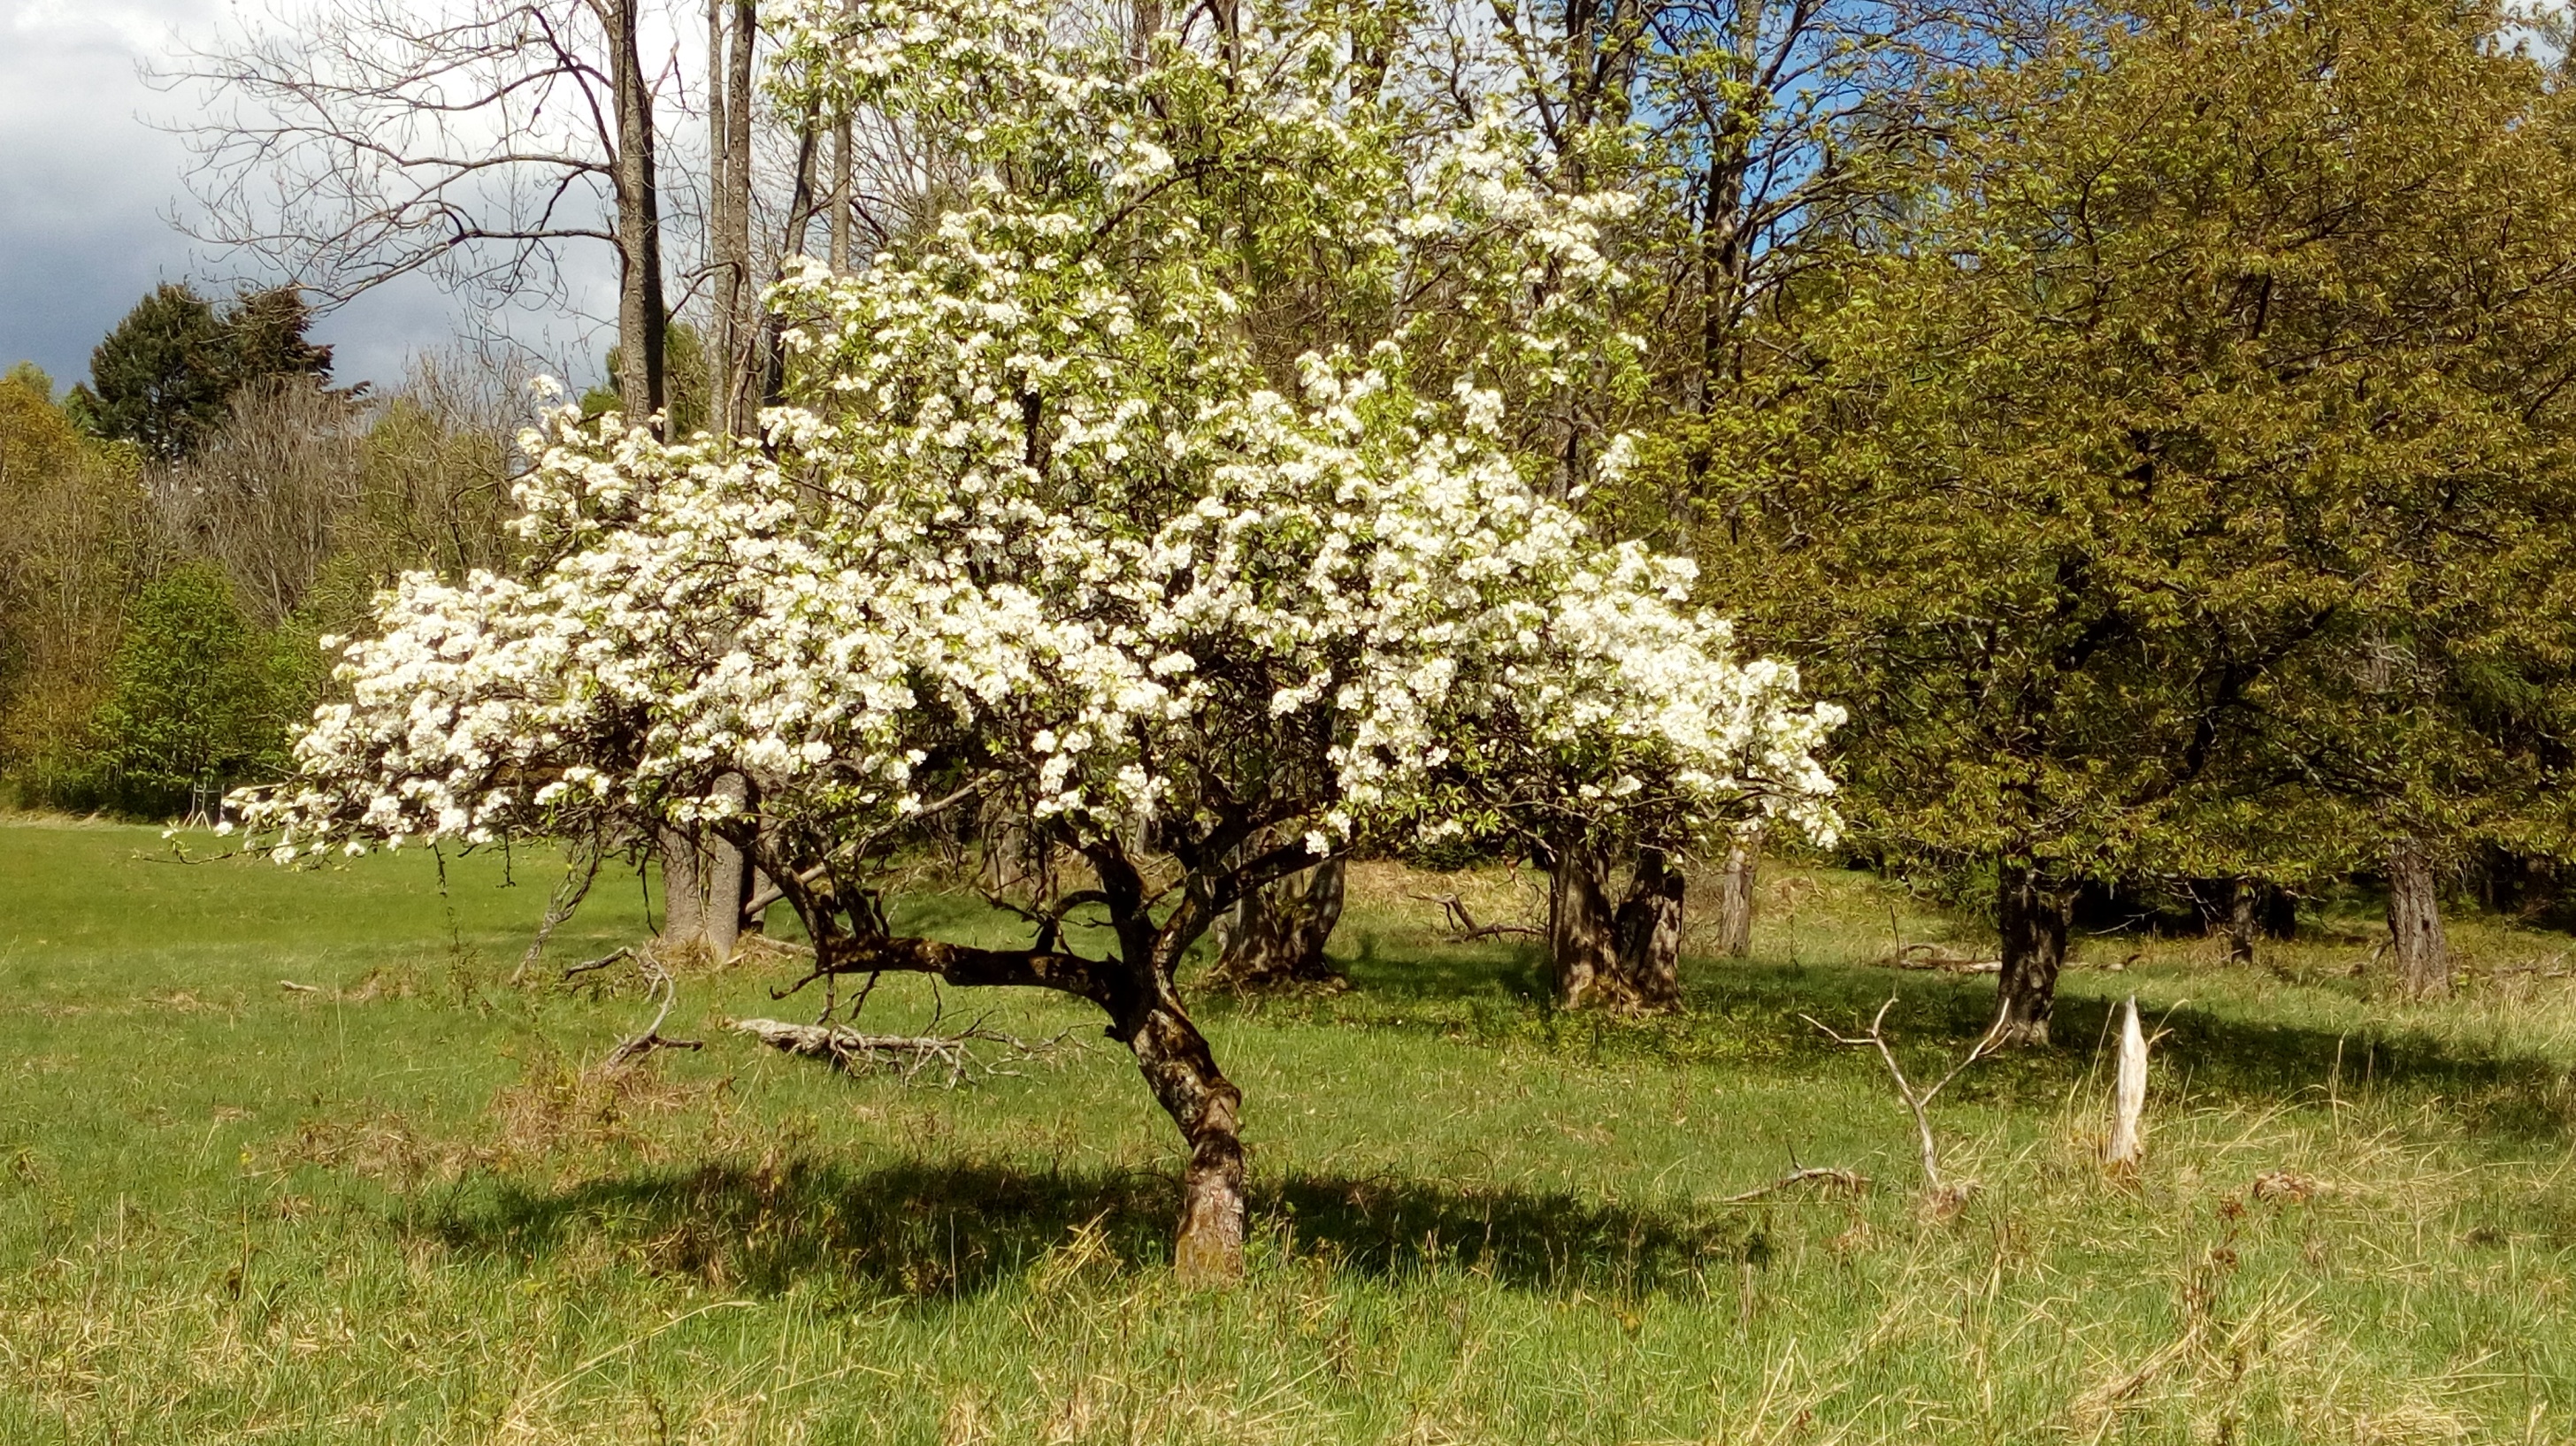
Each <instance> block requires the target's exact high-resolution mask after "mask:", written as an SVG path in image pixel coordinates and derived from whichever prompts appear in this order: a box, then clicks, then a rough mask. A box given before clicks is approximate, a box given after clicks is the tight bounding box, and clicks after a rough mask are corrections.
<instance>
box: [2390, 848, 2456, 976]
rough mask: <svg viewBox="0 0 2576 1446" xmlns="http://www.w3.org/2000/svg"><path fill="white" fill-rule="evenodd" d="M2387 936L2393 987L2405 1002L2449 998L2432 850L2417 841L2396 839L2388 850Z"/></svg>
mask: <svg viewBox="0 0 2576 1446" xmlns="http://www.w3.org/2000/svg"><path fill="white" fill-rule="evenodd" d="M2388 936H2389V944H2390V957H2391V958H2392V959H2393V960H2394V961H2395V963H2396V965H2397V987H2398V989H2399V990H2400V991H2401V992H2403V993H2404V994H2405V995H2406V997H2407V998H2409V999H2440V998H2442V997H2444V996H2446V995H2448V994H2449V993H2450V992H2451V951H2450V946H2449V943H2448V942H2447V941H2446V940H2445V939H2444V938H2443V934H2442V897H2441V889H2440V886H2439V880H2438V879H2437V878H2436V876H2435V874H2434V870H2433V854H2432V850H2431V849H2429V848H2428V847H2426V846H2425V843H2424V840H2422V839H2421V838H2416V837H2413V836H2409V837H2405V838H2400V839H2398V840H2397V841H2395V842H2394V843H2392V844H2390V845H2389V846H2388Z"/></svg>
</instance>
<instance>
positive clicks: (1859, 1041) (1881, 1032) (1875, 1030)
mask: <svg viewBox="0 0 2576 1446" xmlns="http://www.w3.org/2000/svg"><path fill="white" fill-rule="evenodd" d="M1895 1007H1896V996H1895V995H1893V994H1891V995H1889V996H1888V997H1887V1002H1886V1003H1885V1004H1882V1005H1880V1006H1878V1013H1877V1015H1876V1016H1874V1017H1873V1018H1872V1019H1871V1020H1870V1022H1869V1033H1867V1034H1863V1035H1857V1036H1855V1035H1847V1034H1842V1033H1840V1032H1838V1031H1835V1030H1832V1029H1828V1028H1826V1027H1825V1025H1824V1022H1823V1021H1821V1020H1819V1019H1817V1018H1816V1017H1815V1016H1813V1015H1810V1014H1801V1015H1799V1016H1798V1017H1799V1018H1800V1019H1803V1020H1805V1021H1807V1023H1809V1024H1811V1025H1814V1026H1815V1029H1816V1032H1817V1033H1819V1034H1821V1035H1823V1036H1824V1037H1825V1038H1827V1039H1830V1040H1832V1041H1833V1042H1834V1043H1836V1044H1839V1045H1844V1046H1846V1047H1849V1048H1853V1049H1873V1048H1874V1049H1876V1050H1877V1051H1878V1057H1879V1058H1880V1059H1882V1060H1884V1061H1886V1063H1887V1072H1888V1074H1889V1075H1891V1076H1893V1077H1894V1078H1895V1080H1896V1093H1897V1095H1898V1096H1899V1097H1900V1098H1902V1099H1903V1100H1904V1101H1905V1108H1906V1109H1907V1110H1909V1111H1911V1112H1912V1113H1913V1115H1914V1132H1915V1135H1916V1137H1917V1139H1918V1142H1919V1144H1920V1147H1921V1150H1922V1158H1923V1183H1924V1186H1925V1187H1926V1188H1927V1189H1929V1190H1931V1191H1933V1192H1934V1193H1935V1194H1938V1195H1947V1196H1953V1197H1957V1198H1965V1193H1966V1192H1965V1189H1964V1188H1962V1189H1960V1190H1952V1189H1951V1188H1950V1187H1949V1186H1947V1185H1944V1184H1943V1183H1942V1181H1941V1151H1940V1147H1939V1146H1938V1145H1936V1144H1935V1143H1934V1142H1933V1139H1932V1115H1931V1106H1932V1099H1933V1096H1935V1095H1938V1094H1939V1093H1941V1091H1943V1090H1945V1089H1947V1088H1949V1087H1950V1081H1952V1080H1954V1079H1957V1078H1958V1077H1959V1075H1960V1073H1961V1072H1962V1071H1964V1070H1965V1069H1967V1067H1968V1066H1970V1065H1972V1064H1975V1063H1976V1062H1977V1061H1978V1060H1981V1059H1984V1058H1985V1057H1986V1056H1987V1055H1989V1054H1992V1053H1993V1052H1994V1050H1995V1046H1996V1043H1997V1041H1999V1040H2000V1039H2002V1037H2003V1029H2004V1019H2005V1017H2006V1016H2005V1014H2004V1013H2003V1012H2002V1011H2001V1010H1998V1011H1996V1014H1995V1022H1994V1023H1992V1024H1989V1025H1987V1026H1986V1032H1985V1034H1984V1035H1982V1036H1980V1037H1979V1038H1978V1040H1977V1042H1976V1045H1975V1046H1974V1047H1973V1048H1971V1049H1970V1050H1969V1051H1968V1055H1967V1058H1965V1059H1962V1060H1960V1061H1959V1062H1958V1063H1957V1064H1954V1065H1952V1066H1950V1072H1949V1073H1948V1074H1945V1075H1943V1076H1941V1078H1940V1079H1939V1080H1937V1081H1935V1082H1934V1083H1933V1085H1932V1087H1931V1088H1929V1089H1918V1088H1916V1087H1915V1085H1914V1082H1913V1081H1911V1080H1909V1079H1907V1078H1906V1077H1905V1069H1904V1066H1902V1065H1900V1064H1898V1063H1897V1062H1896V1051H1895V1050H1894V1049H1891V1048H1889V1047H1888V1043H1887V1028H1886V1026H1887V1011H1889V1010H1891V1009H1894V1008H1895Z"/></svg>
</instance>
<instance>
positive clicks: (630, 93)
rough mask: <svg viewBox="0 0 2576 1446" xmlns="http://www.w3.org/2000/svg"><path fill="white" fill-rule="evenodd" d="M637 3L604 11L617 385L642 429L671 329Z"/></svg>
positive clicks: (656, 396)
mask: <svg viewBox="0 0 2576 1446" xmlns="http://www.w3.org/2000/svg"><path fill="white" fill-rule="evenodd" d="M640 3H641V0H610V3H609V7H608V18H609V26H608V31H609V35H608V43H609V48H610V51H611V52H612V53H611V54H610V56H609V71H610V88H611V92H612V93H611V97H610V99H611V103H612V104H613V105H614V106H615V107H616V110H617V160H616V165H615V167H614V170H613V176H614V179H615V184H616V191H617V261H618V264H617V387H618V394H619V401H620V403H621V404H622V405H623V406H624V408H625V412H626V417H627V421H628V423H629V424H630V425H645V424H647V419H649V418H651V417H652V416H653V415H654V414H655V413H658V412H660V411H661V410H662V406H663V401H664V398H663V375H662V356H663V351H664V345H663V333H664V331H665V329H666V328H667V327H668V326H669V324H670V315H669V312H668V310H667V307H666V303H665V301H664V298H663V293H662V211H661V196H660V192H659V189H658V188H659V185H660V179H659V176H658V174H657V172H656V168H655V166H654V162H653V95H652V92H651V90H650V89H649V88H648V87H647V85H646V83H645V79H644V64H643V55H642V52H641V50H640V49H639V45H640V41H639V39H638V36H637V26H636V9H637V7H638V5H639V4H640ZM653 425H656V427H657V430H658V424H653Z"/></svg>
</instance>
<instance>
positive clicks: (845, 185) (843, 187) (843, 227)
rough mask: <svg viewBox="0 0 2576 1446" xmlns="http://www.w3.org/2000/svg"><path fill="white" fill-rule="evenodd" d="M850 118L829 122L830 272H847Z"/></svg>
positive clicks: (847, 115)
mask: <svg viewBox="0 0 2576 1446" xmlns="http://www.w3.org/2000/svg"><path fill="white" fill-rule="evenodd" d="M850 170H851V155H850V117H849V113H848V112H846V111H844V112H842V114H841V115H840V116H839V117H838V118H837V119H835V120H834V121H833V122H832V230H831V237H832V243H831V244H832V256H831V261H832V271H833V274H834V275H838V276H846V275H848V274H849V271H850V222H851V216H850Z"/></svg>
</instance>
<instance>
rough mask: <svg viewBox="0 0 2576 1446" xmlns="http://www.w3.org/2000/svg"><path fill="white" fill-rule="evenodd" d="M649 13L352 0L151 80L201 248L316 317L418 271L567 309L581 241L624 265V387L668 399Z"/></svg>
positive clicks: (507, 300)
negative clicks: (190, 97)
mask: <svg viewBox="0 0 2576 1446" xmlns="http://www.w3.org/2000/svg"><path fill="white" fill-rule="evenodd" d="M646 27H647V17H646V14H645V11H644V8H643V0H475V3H472V4H469V5H467V6H464V7H462V8H458V7H454V6H437V5H425V4H419V3H413V0H360V3H354V4H343V5H334V6H328V7H312V8H309V9H299V10H294V11H284V12H280V13H278V14H277V15H276V16H274V17H273V18H272V19H271V20H270V21H268V22H267V23H257V22H253V23H250V24H247V25H246V26H245V27H244V28H242V29H240V30H238V31H236V32H234V33H232V34H229V35H227V36H226V37H224V39H223V40H222V41H220V42H219V43H218V44H217V45H216V46H215V47H214V48H212V49H209V50H206V51H201V52H193V53H188V54H185V55H183V56H182V57H181V58H180V59H179V61H178V62H177V63H175V64H174V65H173V66H172V67H171V68H170V69H168V70H166V71H164V72H161V73H160V75H159V77H158V78H159V79H160V80H162V81H163V82H164V83H165V84H168V85H171V86H173V87H178V86H187V87H192V88H195V89H198V90H201V91H202V92H203V93H204V94H205V97H206V100H207V109H206V112H205V113H204V114H203V115H192V116H191V117H190V118H189V120H188V122H187V124H186V127H185V131H186V135H187V138H188V141H189V144H190V145H191V147H192V148H193V149H194V150H195V152H196V157H197V168H196V171H195V173H194V176H193V178H192V187H193V189H194V190H195V192H196V198H197V201H198V203H199V210H198V213H197V217H196V220H195V221H194V223H193V227H194V230H195V232H196V234H197V235H199V237H200V238H201V239H204V240H206V241H209V242H211V243H214V244H217V245H220V246H223V247H226V248H228V249H231V250H234V251H237V252H239V253H241V254H244V255H247V256H249V257H251V258H252V259H254V260H255V261H257V262H258V263H260V264H261V265H262V266H263V267H264V268H265V269H267V270H270V271H272V272H274V273H277V274H282V275H287V276H292V277H295V278H296V279H297V280H298V282H299V283H300V284H301V285H303V286H304V287H305V288H306V289H307V290H309V291H310V292H312V293H313V294H314V295H316V296H318V297H320V298H321V299H322V301H323V302H324V304H326V305H337V304H338V303H340V302H344V301H346V300H348V299H349V298H350V297H352V296H355V295H358V294H359V293H361V292H364V291H366V290H368V289H370V288H372V287H376V286H380V285H383V284H385V283H386V282H389V281H392V280H395V279H396V278H399V277H403V276H409V275H414V274H421V275H427V276H430V277H432V278H434V279H435V280H437V281H438V282H439V283H440V284H442V285H443V286H445V287H447V288H448V289H450V290H451V291H453V292H454V293H456V294H458V295H460V296H462V297H464V298H465V299H467V300H468V301H469V302H470V303H472V304H473V305H474V307H475V308H476V309H478V310H482V311H487V312H491V313H495V314H498V313H504V312H506V311H508V310H510V309H513V308H525V307H530V306H547V305H552V306H556V307H560V308H563V309H566V310H569V309H571V305H572V303H573V302H574V301H575V299H576V296H577V291H578V285H577V281H576V278H577V277H578V275H579V263H578V262H577V261H575V260H573V259H572V258H573V257H574V256H575V255H576V254H577V252H578V251H579V249H581V248H584V247H590V246H597V247H604V248H606V249H607V251H608V253H609V255H610V256H611V257H612V258H613V259H614V260H615V262H616V265H617V271H618V305H617V327H618V334H619V337H620V338H621V345H620V347H619V350H618V353H617V354H618V358H619V365H620V367H621V376H620V379H619V380H620V391H621V393H622V395H624V396H625V397H626V398H628V400H629V404H630V407H631V409H632V410H633V411H634V412H635V413H636V414H637V415H639V416H642V415H646V414H649V413H651V412H652V411H654V410H656V409H658V408H659V407H660V406H661V404H662V401H663V357H662V328H663V327H664V325H665V324H666V322H667V319H668V316H669V310H670V308H669V305H668V302H667V298H666V297H665V294H664V287H665V278H664V275H663V261H662V250H663V240H662V230H663V221H662V210H663V198H662V193H661V180H660V167H659V165H658V164H657V162H656V159H655V143H656V140H657V133H656V129H655V126H656V103H657V98H656V96H655V95H654V93H653V87H652V79H651V76H650V74H649V73H648V72H647V70H646V68H645V64H644V58H643V57H644V46H645V35H646Z"/></svg>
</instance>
